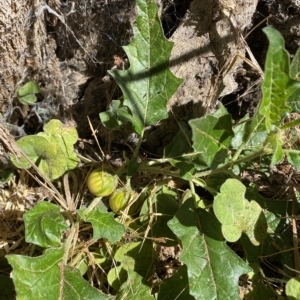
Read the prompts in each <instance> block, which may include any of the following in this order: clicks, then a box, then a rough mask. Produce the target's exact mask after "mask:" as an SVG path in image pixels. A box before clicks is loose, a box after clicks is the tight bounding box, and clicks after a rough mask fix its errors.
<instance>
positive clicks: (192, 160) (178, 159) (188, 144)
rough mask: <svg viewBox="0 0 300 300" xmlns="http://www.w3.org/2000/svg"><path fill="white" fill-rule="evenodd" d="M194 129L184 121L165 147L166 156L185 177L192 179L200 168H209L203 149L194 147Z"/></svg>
mask: <svg viewBox="0 0 300 300" xmlns="http://www.w3.org/2000/svg"><path fill="white" fill-rule="evenodd" d="M191 139H192V131H191V129H190V128H188V127H187V125H186V124H185V123H183V122H181V123H180V130H179V131H178V132H177V134H176V135H175V137H174V139H173V140H172V141H171V143H170V144H168V145H167V146H166V147H165V149H164V158H165V160H166V161H168V162H170V164H172V165H173V166H174V167H177V168H178V169H179V170H180V176H181V177H182V178H183V179H187V180H190V179H191V178H193V175H194V174H195V172H196V171H197V170H198V171H200V170H205V169H207V165H206V163H205V162H204V161H202V160H201V153H202V151H200V152H198V151H195V150H194V149H193V147H192V141H191Z"/></svg>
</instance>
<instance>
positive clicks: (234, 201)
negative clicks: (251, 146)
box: [213, 179, 267, 245]
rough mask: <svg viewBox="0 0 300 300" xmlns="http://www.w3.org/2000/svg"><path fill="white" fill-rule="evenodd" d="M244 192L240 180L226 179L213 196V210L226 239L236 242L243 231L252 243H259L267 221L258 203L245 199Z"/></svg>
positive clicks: (265, 231)
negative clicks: (219, 190) (218, 192)
mask: <svg viewBox="0 0 300 300" xmlns="http://www.w3.org/2000/svg"><path fill="white" fill-rule="evenodd" d="M232 191H234V193H232ZM245 192H246V187H245V186H244V185H243V184H242V183H241V182H240V181H238V180H236V179H227V180H226V181H225V183H224V184H223V185H222V186H221V192H220V194H218V195H217V196H216V197H215V200H214V204H213V207H214V212H215V214H216V216H217V218H218V220H219V221H220V222H221V223H222V232H223V235H224V237H225V239H226V240H227V241H229V242H236V241H237V240H238V239H239V238H240V237H241V235H242V232H245V233H246V234H247V236H248V237H249V239H250V240H251V242H252V243H253V244H254V245H259V244H260V243H261V242H262V241H263V240H264V238H265V236H266V233H267V221H266V218H265V215H264V213H263V211H262V209H261V207H260V206H259V204H258V203H257V202H255V201H250V202H249V201H248V200H247V199H245Z"/></svg>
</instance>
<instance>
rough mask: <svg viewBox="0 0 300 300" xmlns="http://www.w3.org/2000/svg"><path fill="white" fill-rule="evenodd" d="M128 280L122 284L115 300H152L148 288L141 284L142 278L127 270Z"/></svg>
mask: <svg viewBox="0 0 300 300" xmlns="http://www.w3.org/2000/svg"><path fill="white" fill-rule="evenodd" d="M127 273H128V280H127V281H126V282H125V283H123V284H122V286H121V288H120V291H119V292H118V294H117V296H116V298H115V299H116V300H123V299H126V300H136V299H143V300H154V299H155V298H154V297H153V296H151V289H150V287H149V286H147V285H145V284H143V277H142V276H140V275H139V274H137V273H136V272H134V271H132V270H128V271H127Z"/></svg>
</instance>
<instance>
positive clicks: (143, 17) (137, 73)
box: [100, 0, 182, 135]
mask: <svg viewBox="0 0 300 300" xmlns="http://www.w3.org/2000/svg"><path fill="white" fill-rule="evenodd" d="M136 6H137V12H138V16H137V19H136V21H135V22H134V24H133V33H134V39H133V40H132V42H131V44H130V45H128V46H124V47H123V49H124V50H125V52H126V54H127V56H128V59H129V61H130V68H129V69H128V70H114V71H109V73H110V75H111V76H112V77H113V78H114V79H115V81H116V82H117V84H118V85H119V87H120V88H121V89H122V92H123V95H124V100H123V105H120V104H119V103H116V102H114V103H113V104H112V105H111V108H110V110H109V112H108V113H101V114H100V118H101V120H102V121H104V124H109V127H110V128H111V127H112V126H111V125H110V124H112V125H113V126H115V125H119V124H120V121H123V120H124V119H125V120H129V121H130V122H132V124H133V127H134V130H135V131H136V132H137V133H138V134H140V135H143V132H144V129H145V127H147V126H149V125H153V124H155V123H157V122H158V121H160V120H162V119H165V118H167V116H168V114H167V108H166V104H167V102H168V100H169V99H170V98H171V96H172V95H173V94H174V93H175V91H176V90H177V88H178V86H179V85H180V84H181V83H182V80H181V79H179V78H177V77H175V76H174V75H173V74H172V73H171V71H170V70H169V58H170V54H171V50H172V48H173V43H172V42H169V41H167V40H166V39H165V37H164V34H163V30H162V28H161V24H160V20H159V17H158V14H157V7H156V4H155V2H154V1H152V0H151V1H149V0H148V1H145V0H137V2H136ZM124 106H126V107H128V108H129V110H130V113H131V116H129V114H128V111H127V110H126V109H124ZM114 112H115V113H116V114H115V115H117V118H116V117H114V118H113V120H110V117H111V116H112V114H113V113H114Z"/></svg>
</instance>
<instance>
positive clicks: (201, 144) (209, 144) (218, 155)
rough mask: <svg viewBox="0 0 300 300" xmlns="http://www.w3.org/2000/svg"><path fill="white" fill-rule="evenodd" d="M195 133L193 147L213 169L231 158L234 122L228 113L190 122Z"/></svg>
mask: <svg viewBox="0 0 300 300" xmlns="http://www.w3.org/2000/svg"><path fill="white" fill-rule="evenodd" d="M189 124H190V126H191V128H192V132H193V137H192V140H193V147H194V149H195V151H196V152H198V153H200V155H199V156H200V157H201V159H202V160H203V161H204V162H205V163H206V164H207V166H208V167H209V168H211V169H216V168H217V167H218V166H220V165H222V164H223V163H224V162H225V161H226V160H227V159H228V156H229V148H228V147H229V145H230V141H231V138H232V137H233V131H232V120H231V116H230V115H229V114H228V113H224V114H222V115H220V113H219V112H216V114H215V115H213V116H210V115H208V116H205V117H202V118H199V119H195V120H191V121H189Z"/></svg>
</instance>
